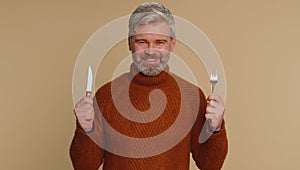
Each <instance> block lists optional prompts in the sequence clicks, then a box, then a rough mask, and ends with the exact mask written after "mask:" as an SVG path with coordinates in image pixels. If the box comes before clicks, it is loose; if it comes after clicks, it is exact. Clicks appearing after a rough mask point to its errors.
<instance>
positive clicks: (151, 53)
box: [145, 48, 156, 56]
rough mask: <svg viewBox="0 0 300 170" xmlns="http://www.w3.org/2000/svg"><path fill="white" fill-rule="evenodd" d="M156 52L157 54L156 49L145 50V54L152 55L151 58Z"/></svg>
mask: <svg viewBox="0 0 300 170" xmlns="http://www.w3.org/2000/svg"><path fill="white" fill-rule="evenodd" d="M155 53H156V52H155V49H154V48H147V49H145V54H147V55H150V56H152V55H154V54H155Z"/></svg>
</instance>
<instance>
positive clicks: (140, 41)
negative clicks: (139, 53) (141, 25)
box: [137, 40, 147, 46]
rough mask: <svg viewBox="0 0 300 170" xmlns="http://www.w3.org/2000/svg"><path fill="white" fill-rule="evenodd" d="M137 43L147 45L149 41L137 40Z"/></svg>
mask: <svg viewBox="0 0 300 170" xmlns="http://www.w3.org/2000/svg"><path fill="white" fill-rule="evenodd" d="M137 44H138V45H142V46H144V45H147V41H144V40H139V41H137Z"/></svg>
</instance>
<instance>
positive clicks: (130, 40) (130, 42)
mask: <svg viewBox="0 0 300 170" xmlns="http://www.w3.org/2000/svg"><path fill="white" fill-rule="evenodd" d="M127 41H128V48H129V51H131V52H132V50H133V49H132V37H128V38H127Z"/></svg>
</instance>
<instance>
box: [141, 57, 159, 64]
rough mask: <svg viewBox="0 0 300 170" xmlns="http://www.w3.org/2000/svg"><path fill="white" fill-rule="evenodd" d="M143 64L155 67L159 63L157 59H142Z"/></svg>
mask: <svg viewBox="0 0 300 170" xmlns="http://www.w3.org/2000/svg"><path fill="white" fill-rule="evenodd" d="M143 63H145V64H147V65H157V64H159V63H160V60H159V59H158V58H147V59H143Z"/></svg>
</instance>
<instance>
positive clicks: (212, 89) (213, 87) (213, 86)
mask: <svg viewBox="0 0 300 170" xmlns="http://www.w3.org/2000/svg"><path fill="white" fill-rule="evenodd" d="M215 85H216V84H215V83H212V86H211V93H212V94H214V93H215Z"/></svg>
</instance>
